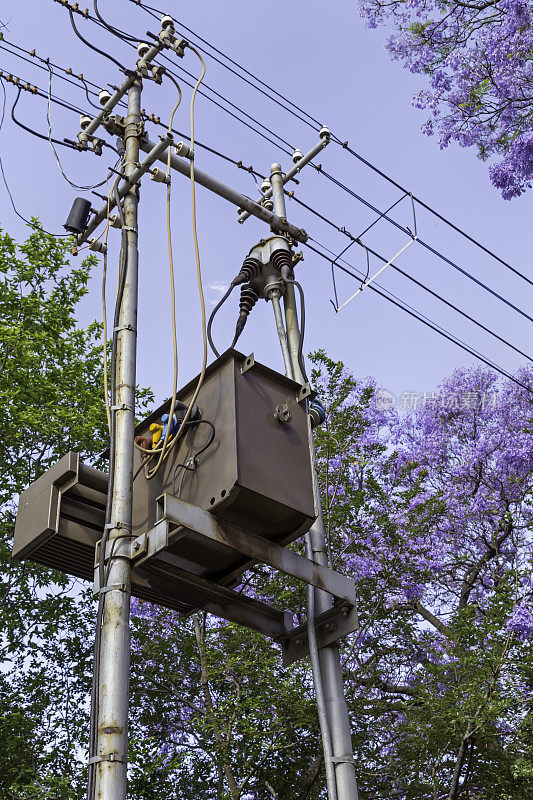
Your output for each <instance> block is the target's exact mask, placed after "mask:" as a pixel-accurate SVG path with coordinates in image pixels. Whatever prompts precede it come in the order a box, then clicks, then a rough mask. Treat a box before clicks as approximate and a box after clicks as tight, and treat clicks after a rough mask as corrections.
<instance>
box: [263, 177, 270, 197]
mask: <svg viewBox="0 0 533 800" xmlns="http://www.w3.org/2000/svg"><path fill="white" fill-rule="evenodd" d="M270 189H272V184H271V183H270V181H267V180H264V181H263V183H262V184H261V192H262V193H263V194H265V192H268V191H270Z"/></svg>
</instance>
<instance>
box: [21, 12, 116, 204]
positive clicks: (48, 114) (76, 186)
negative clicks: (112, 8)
mask: <svg viewBox="0 0 533 800" xmlns="http://www.w3.org/2000/svg"><path fill="white" fill-rule="evenodd" d="M71 13H72V12H71ZM48 71H49V73H50V75H49V80H48V98H47V99H48V105H47V109H46V120H47V122H48V141H49V142H50V147H51V148H52V152H53V154H54V156H55V159H56V161H57V166H58V167H59V170H60V172H61V174H62V176H63V177H64V179H65V180H66V182H67V183H69V184H70V186H72V188H73V189H80V190H81V191H90V190H91V189H97V188H98V187H99V186H103V185H104V183H105V182H106V180H107V179H106V178H104V180H103V181H100V183H95V184H92V185H91V186H80V185H79V184H77V183H74V182H73V181H71V179H70V178H69V177H68V175H67V173H66V172H65V170H64V169H63V165H62V163H61V161H60V158H59V156H58V154H57V151H56V149H55V147H54V142H57V139H53V138H52V117H51V109H50V106H51V103H52V98H51V95H52V75H53V73H52V67H51V66H50V64H48ZM19 94H20V90H19ZM17 100H18V97H17Z"/></svg>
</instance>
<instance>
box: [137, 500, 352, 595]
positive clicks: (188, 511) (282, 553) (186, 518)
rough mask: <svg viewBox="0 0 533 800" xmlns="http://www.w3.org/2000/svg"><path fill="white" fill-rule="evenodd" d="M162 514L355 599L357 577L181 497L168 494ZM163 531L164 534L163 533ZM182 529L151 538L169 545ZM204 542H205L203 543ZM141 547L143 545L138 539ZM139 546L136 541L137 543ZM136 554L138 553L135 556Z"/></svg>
mask: <svg viewBox="0 0 533 800" xmlns="http://www.w3.org/2000/svg"><path fill="white" fill-rule="evenodd" d="M161 506H162V516H163V519H165V520H167V522H170V523H174V524H175V525H179V526H182V528H185V529H186V530H190V531H193V532H194V533H197V534H199V535H200V536H202V537H205V538H206V539H208V540H210V541H216V542H220V543H221V544H224V545H226V546H227V547H230V548H231V549H232V550H235V551H236V552H238V553H241V554H244V555H246V556H249V557H250V558H252V559H253V560H254V561H258V562H260V563H263V564H269V565H270V566H271V567H274V568H275V569H278V570H280V572H284V573H285V574H286V575H291V576H292V577H294V578H298V579H299V580H303V581H305V582H306V583H310V584H312V585H313V586H316V587H318V588H319V589H324V591H326V592H329V593H330V594H332V595H333V596H334V597H335V598H337V599H339V600H343V601H345V602H346V603H348V604H349V605H354V603H355V585H354V582H353V580H351V579H350V578H346V577H345V576H344V575H340V574H339V573H338V572H334V571H333V570H331V569H329V568H328V567H323V566H321V565H320V564H315V563H314V562H312V561H309V560H308V559H307V558H304V557H303V556H299V555H297V554H296V553H293V552H292V551H291V550H287V549H286V548H284V547H280V546H279V545H276V544H274V543H272V542H269V541H268V540H267V539H264V538H261V537H260V536H256V535H254V534H253V533H250V532H249V531H247V530H245V529H243V528H239V527H236V526H234V525H229V524H228V523H226V522H221V521H220V520H218V519H217V518H216V517H215V516H214V515H212V514H210V513H209V512H208V511H204V510H203V509H201V508H198V507H197V506H193V505H191V504H190V503H187V502H185V501H184V500H181V499H180V498H178V497H173V496H172V495H169V494H165V495H164V496H163V498H162V500H161ZM161 534H163V535H161ZM182 536H183V532H182V530H180V529H178V530H177V531H176V532H171V533H168V530H165V531H164V532H163V531H160V532H158V531H153V532H152V531H151V532H150V533H149V534H148V536H147V538H148V539H149V540H150V539H155V538H156V537H157V538H158V544H159V546H160V548H161V549H163V548H166V547H169V546H170V545H172V544H173V543H174V542H175V541H176V540H177V537H182ZM199 544H200V546H201V543H199ZM138 545H139V548H140V546H141V544H140V543H138ZM133 546H135V545H133ZM156 546H157V545H154V544H152V545H148V549H147V551H146V553H145V555H144V556H143V559H147V558H150V557H151V556H152V555H153V554H155V552H157V551H156V550H155V547H156ZM134 557H135V556H134Z"/></svg>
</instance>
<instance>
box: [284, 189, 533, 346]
mask: <svg viewBox="0 0 533 800" xmlns="http://www.w3.org/2000/svg"><path fill="white" fill-rule="evenodd" d="M288 194H289V193H288ZM290 197H291V199H292V200H294V201H295V202H296V203H298V205H301V206H303V207H304V208H305V209H306V210H307V211H309V212H310V213H312V214H314V215H315V216H317V217H319V218H320V219H321V220H323V222H326V223H327V224H328V225H330V226H331V227H332V228H334V229H335V230H337V231H339V232H341V233H345V235H348V236H349V237H350V239H351V242H350V244H349V245H348V247H350V246H351V245H352V244H358V245H359V246H360V247H362V248H363V249H364V250H366V252H367V253H371V254H372V255H373V256H375V257H376V258H378V259H379V260H380V261H382V262H384V263H385V262H386V261H387V259H386V258H385V256H383V255H382V254H381V253H378V252H377V251H376V250H373V249H372V248H371V247H369V246H368V245H366V244H364V243H363V242H361V241H359V239H360V237H361V236H362V235H363V234H360V235H359V236H358V237H352V236H351V234H348V233H347V231H346V230H345V229H343V228H341V227H339V226H338V225H337V224H336V223H335V222H333V221H332V220H330V219H328V217H326V216H324V215H323V214H321V213H320V212H319V211H316V210H315V209H314V208H312V207H311V206H309V205H308V204H307V203H304V202H303V200H300V199H299V198H298V197H296V196H294V195H293V194H292V193H290ZM346 249H347V248H344V250H342V251H341V253H339V254H338V255H335V254H334V253H333V251H330V252H331V254H332V255H333V256H334V258H333V259H332V261H331V266H332V268H333V267H334V266H338V264H337V262H338V261H339V260H342V258H341V257H342V255H343V254H344V252H345V251H346ZM390 266H391V268H392V269H394V270H395V271H396V272H399V273H400V275H402V276H403V277H404V278H407V280H409V281H411V282H412V283H414V284H416V286H418V287H419V288H421V289H423V290H424V291H425V292H428V294H431V295H432V296H433V297H435V298H436V299H438V300H440V301H441V302H442V303H444V304H445V305H447V306H448V307H449V308H452V309H453V310H454V311H456V312H457V313H458V314H460V315H461V316H463V317H465V319H468V320H469V321H470V322H472V323H474V325H477V326H478V327H479V328H481V329H482V330H483V331H485V332H486V333H489V334H490V335H491V336H493V337H494V338H495V339H498V341H500V342H502V343H503V344H505V345H506V346H507V347H509V348H510V349H511V350H514V351H515V353H518V354H519V355H521V356H523V357H524V358H527V359H528V361H531V362H533V357H532V356H530V355H528V354H527V353H525V352H524V351H523V350H520V349H519V348H518V347H516V346H515V345H514V344H512V343H511V342H508V341H507V339H504V338H503V337H502V336H500V335H499V334H498V333H496V332H495V331H494V330H492V329H491V328H487V327H486V326H485V325H484V324H483V323H482V322H479V320H477V319H475V317H472V316H470V314H468V313H467V312H466V311H463V310H462V309H461V308H459V307H458V306H456V305H455V304H454V303H452V302H451V301H450V300H447V299H446V298H445V297H443V296H442V295H440V294H438V293H437V292H435V291H433V289H430V287H429V286H426V284H425V283H422V282H421V281H419V280H417V279H416V278H415V277H414V276H413V275H410V274H409V273H408V272H405V270H403V269H401V267H399V266H398V265H397V264H395V263H394V264H391V265H390Z"/></svg>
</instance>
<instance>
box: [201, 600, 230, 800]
mask: <svg viewBox="0 0 533 800" xmlns="http://www.w3.org/2000/svg"><path fill="white" fill-rule="evenodd" d="M194 633H195V635H196V642H197V644H198V655H199V659H200V668H201V676H200V683H201V685H202V692H203V695H204V701H205V707H206V713H207V716H208V718H209V720H210V722H211V724H212V726H213V735H214V737H215V741H216V743H217V744H218V745H219V748H220V753H221V756H222V769H223V770H224V775H225V776H226V781H227V783H228V787H229V791H230V795H231V800H239V798H240V791H239V787H238V785H237V782H236V780H235V777H234V775H233V771H232V769H231V764H230V763H229V761H228V758H227V750H226V743H225V742H224V737H223V736H222V733H221V731H220V727H219V725H218V721H217V718H216V714H215V708H214V705H213V698H212V697H211V690H210V688H209V678H208V675H207V662H206V658H205V651H204V642H203V637H202V631H201V629H200V623H199V622H198V616H197V615H195V616H194Z"/></svg>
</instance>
